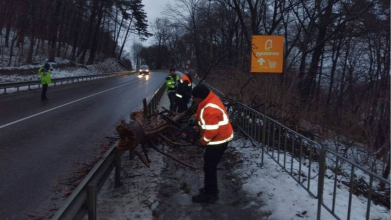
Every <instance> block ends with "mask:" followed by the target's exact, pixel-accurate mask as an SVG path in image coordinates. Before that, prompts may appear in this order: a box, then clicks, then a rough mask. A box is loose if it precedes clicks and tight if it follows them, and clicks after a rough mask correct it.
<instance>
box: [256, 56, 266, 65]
mask: <svg viewBox="0 0 391 220" xmlns="http://www.w3.org/2000/svg"><path fill="white" fill-rule="evenodd" d="M257 62H258V63H259V65H261V66H262V65H263V64H264V63H265V60H264V59H263V58H262V57H261V58H259V60H258V61H257Z"/></svg>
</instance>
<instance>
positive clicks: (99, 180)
mask: <svg viewBox="0 0 391 220" xmlns="http://www.w3.org/2000/svg"><path fill="white" fill-rule="evenodd" d="M164 89H165V83H162V84H161V85H160V87H159V89H158V90H156V92H155V93H154V94H153V96H152V97H151V99H150V100H149V101H148V102H147V106H148V112H152V111H154V110H155V109H156V107H157V104H158V102H159V100H160V99H161V97H162V95H163V94H164ZM116 144H117V143H116ZM116 144H114V145H113V146H112V147H111V148H110V149H109V150H108V151H107V152H106V153H105V154H104V156H103V157H102V159H101V160H100V161H99V162H98V163H97V164H96V165H95V166H94V167H93V168H92V170H91V171H90V172H89V173H88V174H87V176H86V177H85V178H84V179H83V181H82V182H81V183H80V184H79V185H78V186H77V187H76V189H75V190H74V191H73V192H72V194H71V195H70V196H69V197H68V199H67V200H66V201H65V203H64V204H63V205H62V206H61V207H60V209H59V210H58V211H57V212H56V213H55V214H54V216H53V217H52V218H51V219H52V220H77V219H83V218H84V216H85V214H86V213H88V220H95V219H96V200H97V194H98V192H99V190H100V189H101V188H102V186H103V185H104V183H105V181H106V180H107V178H108V177H109V175H110V173H111V171H112V170H113V169H114V168H115V183H114V187H119V186H121V182H120V177H121V156H122V154H123V152H121V151H118V150H116V148H115V146H116Z"/></svg>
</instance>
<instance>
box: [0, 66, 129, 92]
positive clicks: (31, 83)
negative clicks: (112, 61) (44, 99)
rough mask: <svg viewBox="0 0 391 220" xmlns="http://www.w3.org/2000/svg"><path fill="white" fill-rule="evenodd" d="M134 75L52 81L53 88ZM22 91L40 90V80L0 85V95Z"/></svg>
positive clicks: (103, 75)
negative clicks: (11, 90)
mask: <svg viewBox="0 0 391 220" xmlns="http://www.w3.org/2000/svg"><path fill="white" fill-rule="evenodd" d="M132 73H135V71H129V72H116V73H107V74H97V75H88V76H74V77H64V78H55V79H52V84H53V86H57V85H58V84H60V85H63V84H69V83H75V82H84V81H91V80H95V79H104V78H108V77H114V76H123V75H129V74H132ZM23 87H26V88H25V89H23V91H25V90H26V91H30V90H32V89H33V88H34V89H35V88H37V89H39V88H41V87H42V85H41V80H34V81H25V82H13V83H0V91H1V90H2V91H3V93H0V95H5V94H7V90H10V89H13V90H16V92H20V91H21V90H22V89H21V88H23Z"/></svg>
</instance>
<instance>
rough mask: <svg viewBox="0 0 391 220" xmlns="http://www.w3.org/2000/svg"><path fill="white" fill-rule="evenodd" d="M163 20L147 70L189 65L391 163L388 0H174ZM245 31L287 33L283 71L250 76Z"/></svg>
mask: <svg viewBox="0 0 391 220" xmlns="http://www.w3.org/2000/svg"><path fill="white" fill-rule="evenodd" d="M164 14H165V17H162V18H159V19H157V20H156V21H154V24H153V29H152V30H153V31H152V32H153V34H154V39H155V43H154V45H152V46H149V47H146V48H142V49H141V50H140V53H139V55H140V56H141V58H142V59H143V60H144V61H146V62H147V63H148V64H150V65H151V66H153V67H154V68H169V67H174V66H175V67H183V65H184V64H185V62H186V61H187V60H191V62H192V67H191V68H194V69H195V70H196V72H197V73H198V74H199V76H201V77H206V76H207V78H206V80H207V81H210V82H215V83H216V85H218V83H220V84H221V86H220V87H219V88H221V90H222V91H223V92H225V93H226V94H229V95H230V96H231V97H234V98H235V99H237V100H239V101H242V102H245V103H247V104H249V105H251V106H252V107H253V108H255V109H258V110H262V111H263V110H264V109H265V108H266V109H267V112H268V114H270V115H271V116H272V117H275V118H277V119H278V120H280V121H282V122H283V123H286V124H288V125H289V126H291V127H293V128H298V127H301V129H306V128H305V126H303V125H304V124H305V123H303V122H310V123H311V124H312V125H316V126H317V128H318V129H317V132H316V133H317V134H318V135H322V134H325V135H326V133H329V132H328V131H330V130H331V131H333V132H334V134H341V135H344V136H347V137H349V138H351V140H354V141H358V142H360V143H364V144H365V145H366V146H367V148H368V149H369V151H370V152H372V153H377V154H378V155H379V157H383V158H385V159H387V158H388V159H387V160H389V156H388V154H389V149H390V2H389V1H388V0H361V1H352V0H312V1H307V0H176V1H175V4H172V5H168V6H167V7H166V10H165V12H164ZM252 35H282V36H284V41H285V44H284V48H285V51H284V61H285V63H284V73H283V74H260V73H259V74H251V73H250V71H249V70H250V54H251V37H252ZM213 85H215V84H213ZM303 127H304V128H303ZM312 128H313V126H312ZM307 129H308V130H311V129H310V128H307ZM388 163H389V162H388Z"/></svg>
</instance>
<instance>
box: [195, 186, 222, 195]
mask: <svg viewBox="0 0 391 220" xmlns="http://www.w3.org/2000/svg"><path fill="white" fill-rule="evenodd" d="M198 191H199V192H200V193H205V187H202V188H201V189H199V190H198ZM219 193H220V192H219V190H218V189H216V190H214V191H212V194H213V195H214V196H218V195H219Z"/></svg>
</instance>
